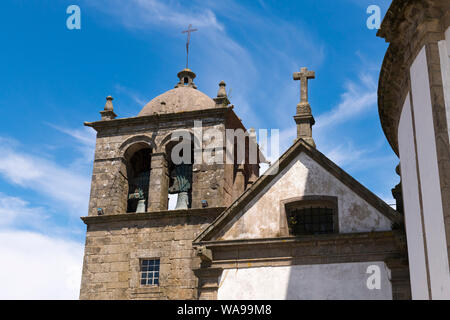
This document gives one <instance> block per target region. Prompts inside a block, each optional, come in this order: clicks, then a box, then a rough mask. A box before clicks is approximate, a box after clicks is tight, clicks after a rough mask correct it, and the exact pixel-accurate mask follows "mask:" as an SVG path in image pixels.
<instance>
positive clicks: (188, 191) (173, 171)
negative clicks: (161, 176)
mask: <svg viewBox="0 0 450 320" xmlns="http://www.w3.org/2000/svg"><path fill="white" fill-rule="evenodd" d="M166 156H167V175H168V179H169V183H168V190H167V196H168V208H167V209H168V210H183V209H190V208H192V189H193V174H192V169H193V164H194V142H193V139H188V140H187V141H184V140H182V141H180V142H176V141H172V142H170V143H168V144H167V146H166Z"/></svg>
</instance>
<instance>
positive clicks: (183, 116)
mask: <svg viewBox="0 0 450 320" xmlns="http://www.w3.org/2000/svg"><path fill="white" fill-rule="evenodd" d="M230 111H232V108H231V107H227V108H223V107H221V108H214V109H207V110H195V111H185V112H178V113H167V114H154V115H148V116H138V117H131V118H120V119H114V120H107V121H106V120H103V121H95V122H84V125H85V126H87V127H92V128H94V129H95V130H97V131H98V130H100V129H104V128H118V127H126V126H133V125H139V124H148V123H155V124H157V123H161V122H167V121H186V120H195V119H201V118H204V117H208V116H225V115H227V114H228V112H230Z"/></svg>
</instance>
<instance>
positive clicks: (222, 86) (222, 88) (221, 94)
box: [217, 80, 227, 98]
mask: <svg viewBox="0 0 450 320" xmlns="http://www.w3.org/2000/svg"><path fill="white" fill-rule="evenodd" d="M226 86H227V84H226V83H225V81H223V80H222V81H220V83H219V91H217V97H220V98H222V97H226V96H227V90H225V87H226Z"/></svg>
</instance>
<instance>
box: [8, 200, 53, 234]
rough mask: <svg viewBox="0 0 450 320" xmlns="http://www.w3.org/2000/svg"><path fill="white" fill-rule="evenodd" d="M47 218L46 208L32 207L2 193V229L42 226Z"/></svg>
mask: <svg viewBox="0 0 450 320" xmlns="http://www.w3.org/2000/svg"><path fill="white" fill-rule="evenodd" d="M46 218H47V215H46V214H45V210H44V208H41V207H31V206H30V203H29V202H27V201H24V200H22V199H20V198H18V197H11V196H7V195H5V194H3V193H1V192H0V228H4V227H12V226H16V225H21V226H24V225H27V226H34V227H36V226H41V225H42V223H43V221H44V220H45V219H46Z"/></svg>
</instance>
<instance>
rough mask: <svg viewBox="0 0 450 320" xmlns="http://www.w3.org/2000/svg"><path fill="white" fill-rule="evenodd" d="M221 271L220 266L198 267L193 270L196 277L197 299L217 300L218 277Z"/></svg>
mask: <svg viewBox="0 0 450 320" xmlns="http://www.w3.org/2000/svg"><path fill="white" fill-rule="evenodd" d="M222 271H223V269H222V268H200V269H195V270H194V274H195V275H196V276H197V278H198V296H197V298H198V300H217V292H218V291H219V279H220V276H221V275H222Z"/></svg>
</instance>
